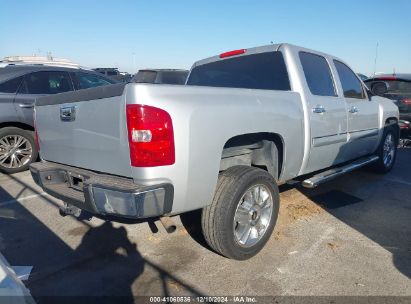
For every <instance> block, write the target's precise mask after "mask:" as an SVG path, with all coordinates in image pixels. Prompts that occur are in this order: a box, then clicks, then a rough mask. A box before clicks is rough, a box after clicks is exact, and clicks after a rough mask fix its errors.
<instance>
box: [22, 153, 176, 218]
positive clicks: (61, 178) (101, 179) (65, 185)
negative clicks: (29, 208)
mask: <svg viewBox="0 0 411 304" xmlns="http://www.w3.org/2000/svg"><path fill="white" fill-rule="evenodd" d="M30 172H31V175H32V177H33V179H34V181H35V182H36V184H38V185H39V186H40V187H42V188H43V190H44V191H45V192H46V193H48V194H50V195H52V196H54V197H56V198H58V199H61V200H62V201H64V202H66V203H68V204H71V205H74V206H76V207H78V208H80V209H82V210H85V211H88V212H90V213H93V214H99V215H114V216H118V217H126V218H148V217H156V216H161V215H165V214H168V213H170V212H171V209H172V205H173V197H174V188H173V186H172V185H171V184H159V185H153V186H141V185H136V184H135V183H134V182H133V180H132V179H128V178H124V177H118V176H112V175H106V174H101V173H97V172H94V171H89V170H84V169H79V168H75V167H70V166H66V165H61V164H57V163H51V162H45V161H42V162H39V163H34V164H31V165H30Z"/></svg>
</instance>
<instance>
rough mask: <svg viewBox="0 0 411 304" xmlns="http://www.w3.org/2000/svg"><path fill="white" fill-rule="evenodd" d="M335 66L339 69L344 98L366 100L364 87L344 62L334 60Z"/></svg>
mask: <svg viewBox="0 0 411 304" xmlns="http://www.w3.org/2000/svg"><path fill="white" fill-rule="evenodd" d="M334 64H335V68H336V69H337V72H338V76H339V77H340V81H341V85H342V88H343V91H344V97H346V98H358V99H364V98H365V94H364V90H363V86H362V84H361V81H360V80H359V79H358V78H357V76H356V75H355V73H354V72H353V71H351V69H350V68H349V67H347V66H346V65H345V64H344V63H342V62H339V61H337V60H334Z"/></svg>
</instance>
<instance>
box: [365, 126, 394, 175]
mask: <svg viewBox="0 0 411 304" xmlns="http://www.w3.org/2000/svg"><path fill="white" fill-rule="evenodd" d="M388 137H391V138H392V139H393V141H394V142H393V146H392V149H393V156H392V157H390V161H389V162H387V161H384V160H385V158H384V157H385V152H384V144H385V142H386V140H387V138H388ZM398 141H399V138H398V132H397V130H396V128H395V127H394V126H392V125H387V126H386V127H385V128H384V133H383V136H382V139H381V142H380V145H379V146H378V149H377V151H376V152H375V155H377V156H378V157H379V159H378V161H376V162H374V163H372V164H371V166H370V168H371V169H372V171H374V172H375V173H379V174H385V173H388V172H390V171H391V169H392V168H393V167H394V164H395V159H396V157H397V146H398Z"/></svg>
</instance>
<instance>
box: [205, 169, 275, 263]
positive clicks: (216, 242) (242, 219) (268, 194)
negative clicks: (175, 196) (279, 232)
mask: <svg viewBox="0 0 411 304" xmlns="http://www.w3.org/2000/svg"><path fill="white" fill-rule="evenodd" d="M279 200H280V199H279V192H278V186H277V183H276V181H275V180H274V178H273V177H272V176H271V175H270V174H269V173H268V172H267V171H264V170H262V169H257V168H253V167H247V166H235V167H231V168H229V169H227V170H226V171H223V172H222V173H220V175H219V177H218V182H217V187H216V192H215V195H214V198H213V201H212V203H211V205H209V206H207V207H205V208H204V209H203V210H202V216H201V226H202V231H203V234H204V238H205V240H206V241H207V243H208V244H209V246H210V247H211V248H212V249H214V250H215V251H216V252H218V253H220V254H221V255H223V256H225V257H227V258H231V259H235V260H246V259H249V258H251V257H252V256H254V255H256V254H257V253H258V252H259V251H260V250H261V249H262V248H263V247H264V245H265V244H266V243H267V241H268V239H269V238H270V236H271V234H272V232H273V229H274V226H275V223H276V221H277V217H278V209H279ZM247 234H248V236H247Z"/></svg>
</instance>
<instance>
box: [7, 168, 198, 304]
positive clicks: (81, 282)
mask: <svg viewBox="0 0 411 304" xmlns="http://www.w3.org/2000/svg"><path fill="white" fill-rule="evenodd" d="M9 178H10V179H12V180H13V181H14V182H16V183H18V184H20V185H22V186H24V187H25V189H29V190H31V191H32V192H34V193H39V192H38V191H37V190H36V189H35V188H33V187H31V186H30V185H27V184H26V183H24V182H22V181H20V180H19V179H17V178H15V177H13V176H9ZM38 199H39V200H43V201H45V202H47V203H49V204H51V205H54V206H56V207H57V205H56V203H55V202H54V201H53V200H51V199H49V198H47V196H43V197H41V198H38ZM4 202H6V203H4ZM55 212H56V216H58V215H57V214H58V210H57V209H56V210H55ZM64 220H66V219H64ZM53 230H54V231H56V232H54V231H53ZM53 230H51V229H50V228H49V227H47V226H46V225H45V224H43V222H42V221H41V220H39V219H38V218H37V217H36V216H34V215H33V214H32V213H31V212H30V211H29V210H28V209H26V208H25V207H24V206H23V204H21V203H18V202H16V201H15V199H14V198H13V197H12V196H11V195H9V194H8V192H7V191H6V190H5V189H3V187H2V186H1V185H0V251H1V252H2V254H3V255H4V256H5V258H6V259H7V260H8V261H9V262H10V264H11V265H27V266H33V271H32V274H31V275H30V278H29V280H28V281H27V282H26V285H27V286H28V288H29V289H30V292H31V294H32V296H33V297H34V299H35V300H36V301H37V302H38V303H73V302H75V303H83V302H84V303H134V302H135V301H137V299H136V298H135V297H136V296H146V295H148V294H147V293H146V292H147V291H148V292H152V293H153V294H155V295H158V296H169V295H171V290H170V286H173V285H178V286H179V290H180V292H181V293H183V294H185V295H186V294H189V295H193V296H196V295H201V293H200V292H199V291H197V290H196V289H195V288H193V287H191V286H190V285H189V284H187V283H185V282H183V281H181V280H180V279H178V278H176V277H175V276H174V275H173V274H171V273H170V272H168V271H165V270H164V269H163V268H161V267H160V266H158V265H156V264H155V263H153V262H151V261H150V260H149V259H148V258H145V257H143V256H142V255H141V253H140V252H139V250H138V247H137V244H136V243H133V242H131V241H130V240H129V238H128V236H127V231H126V229H125V228H124V227H123V226H119V227H115V226H114V225H113V224H112V223H111V222H103V223H102V224H101V225H100V226H97V227H93V226H92V225H90V224H89V223H88V222H83V221H82V222H78V225H76V228H74V229H71V230H68V231H66V230H67V229H65V228H64V227H62V226H61V227H57V228H56V227H54V228H53ZM60 233H64V235H65V237H66V236H68V239H69V240H70V239H71V240H73V239H76V238H77V239H79V241H80V242H79V245H78V246H69V245H68V244H67V243H66V242H64V241H63V240H62V239H61V238H60V237H59V236H58V234H60ZM80 238H81V239H80ZM66 241H67V240H66ZM74 243H75V242H74ZM73 247H75V248H73ZM174 294H175V292H174ZM84 296H87V297H86V298H85V297H84Z"/></svg>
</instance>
